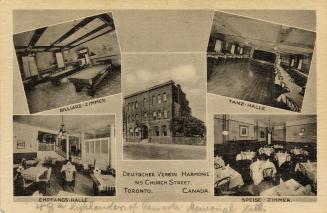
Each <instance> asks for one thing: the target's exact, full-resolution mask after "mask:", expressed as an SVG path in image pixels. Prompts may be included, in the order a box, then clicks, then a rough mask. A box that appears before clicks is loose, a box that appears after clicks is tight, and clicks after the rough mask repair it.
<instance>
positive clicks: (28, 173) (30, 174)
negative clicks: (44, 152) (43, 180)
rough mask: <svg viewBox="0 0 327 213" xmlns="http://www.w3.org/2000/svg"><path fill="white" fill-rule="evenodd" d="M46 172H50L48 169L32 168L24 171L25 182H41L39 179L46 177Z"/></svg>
mask: <svg viewBox="0 0 327 213" xmlns="http://www.w3.org/2000/svg"><path fill="white" fill-rule="evenodd" d="M46 171H48V168H46V167H30V168H28V169H25V170H23V171H22V172H21V174H22V176H23V178H24V179H25V180H29V181H33V182H39V178H40V177H41V176H42V175H44V173H45V172H46Z"/></svg>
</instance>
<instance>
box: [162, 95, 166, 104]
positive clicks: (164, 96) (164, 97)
mask: <svg viewBox="0 0 327 213" xmlns="http://www.w3.org/2000/svg"><path fill="white" fill-rule="evenodd" d="M162 99H163V101H164V102H166V101H167V94H166V93H164V94H162Z"/></svg>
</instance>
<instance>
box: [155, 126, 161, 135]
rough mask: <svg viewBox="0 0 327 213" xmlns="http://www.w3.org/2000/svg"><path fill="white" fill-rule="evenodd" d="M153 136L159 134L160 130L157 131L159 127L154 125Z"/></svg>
mask: <svg viewBox="0 0 327 213" xmlns="http://www.w3.org/2000/svg"><path fill="white" fill-rule="evenodd" d="M154 136H160V132H159V127H158V126H155V127H154Z"/></svg>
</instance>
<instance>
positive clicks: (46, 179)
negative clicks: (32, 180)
mask: <svg viewBox="0 0 327 213" xmlns="http://www.w3.org/2000/svg"><path fill="white" fill-rule="evenodd" d="M51 172H52V168H51V167H49V168H48V171H47V173H46V176H45V177H44V178H40V179H39V181H40V182H41V183H44V193H47V187H49V188H50V178H51Z"/></svg>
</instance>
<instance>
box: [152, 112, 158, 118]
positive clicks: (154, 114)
mask: <svg viewBox="0 0 327 213" xmlns="http://www.w3.org/2000/svg"><path fill="white" fill-rule="evenodd" d="M153 120H157V112H156V111H154V112H153Z"/></svg>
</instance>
